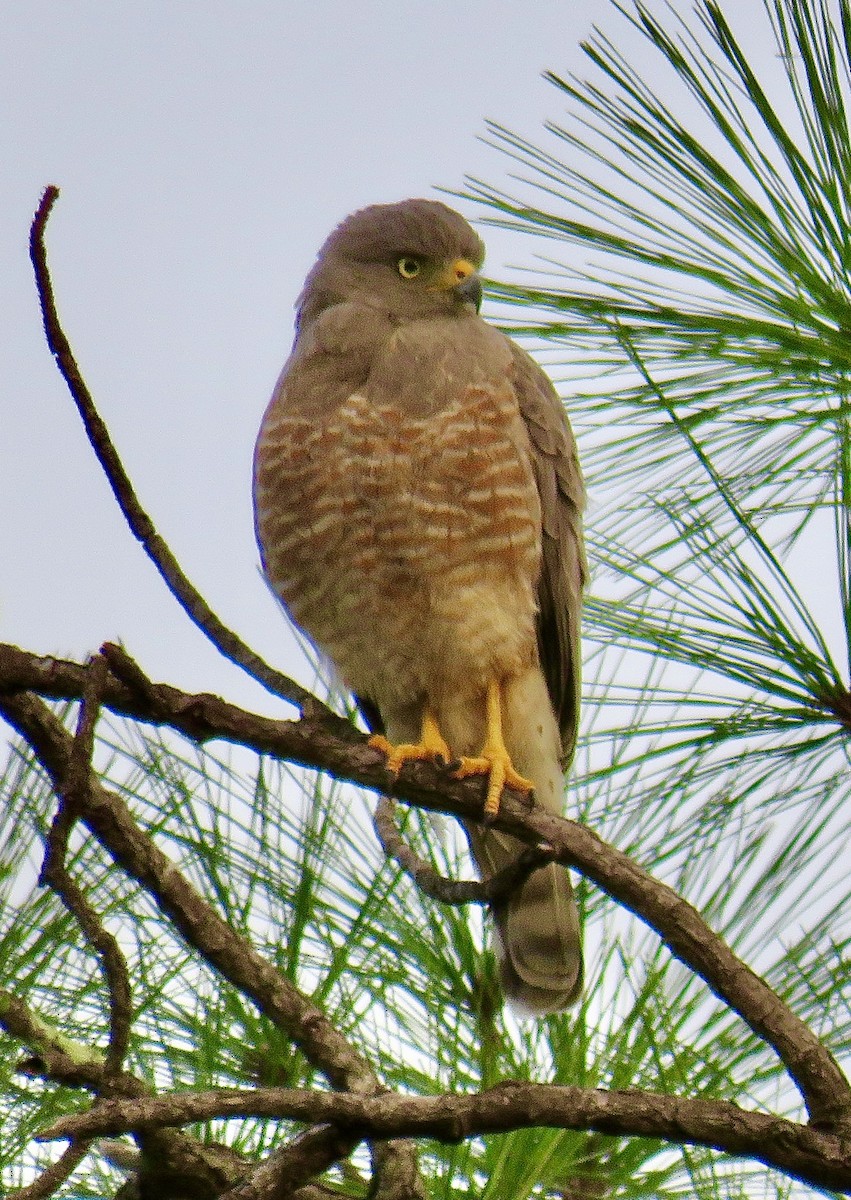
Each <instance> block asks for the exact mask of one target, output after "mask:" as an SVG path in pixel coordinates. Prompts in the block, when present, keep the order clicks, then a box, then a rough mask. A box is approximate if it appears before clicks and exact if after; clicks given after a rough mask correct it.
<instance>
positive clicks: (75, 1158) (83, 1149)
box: [8, 1138, 90, 1200]
mask: <svg viewBox="0 0 851 1200" xmlns="http://www.w3.org/2000/svg"><path fill="white" fill-rule="evenodd" d="M89 1144H90V1143H89V1140H88V1139H86V1140H82V1139H79V1140H78V1139H76V1138H75V1139H74V1140H73V1141H72V1142H71V1144H70V1146H68V1147H67V1148H66V1149H65V1150H64V1151H63V1153H62V1154H61V1155H60V1157H59V1158H58V1159H57V1160H56V1162H55V1163H51V1164H50V1166H49V1167H45V1169H44V1170H43V1171H42V1173H41V1174H40V1175H39V1177H38V1179H35V1180H33V1182H32V1183H30V1184H28V1186H27V1187H22V1188H19V1189H18V1190H17V1191H16V1192H12V1193H11V1195H10V1196H9V1197H8V1200H44V1198H45V1197H47V1196H53V1195H54V1194H55V1193H56V1191H57V1190H58V1189H59V1188H60V1187H61V1186H62V1184H63V1183H64V1182H65V1180H66V1179H67V1178H68V1176H69V1175H70V1174H71V1173H72V1172H73V1171H74V1170H76V1168H77V1167H78V1166H79V1164H80V1163H81V1162H82V1161H83V1159H84V1158H85V1157H86V1155H87V1154H88V1152H89Z"/></svg>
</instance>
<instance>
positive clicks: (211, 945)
mask: <svg viewBox="0 0 851 1200" xmlns="http://www.w3.org/2000/svg"><path fill="white" fill-rule="evenodd" d="M2 706H3V708H5V710H6V713H7V716H8V717H9V718H10V720H11V721H12V723H13V724H14V725H16V727H17V728H18V729H19V730H20V732H21V733H22V734H23V735H24V736H25V737H26V738H27V740H28V741H29V742H30V743H31V745H32V746H33V747H34V748H35V749H36V751H37V753H38V756H39V759H40V761H41V762H42V764H43V765H44V767H45V769H46V770H47V771H48V772H49V774H50V776H51V778H52V781H53V784H54V787H55V788H56V790H57V791H59V792H61V791H62V789H63V787H64V781H65V775H66V772H67V770H68V768H69V763H70V760H71V749H72V744H73V739H72V737H71V735H70V734H69V733H68V731H67V730H66V729H65V728H64V726H63V725H62V724H61V722H60V721H59V720H58V719H57V718H56V717H55V716H54V715H53V713H52V712H51V711H50V709H49V708H48V707H47V705H46V704H44V702H43V701H41V700H39V699H37V698H36V697H35V696H32V695H26V694H24V695H18V696H14V697H12V696H7V697H4V698H3V700H2ZM79 804H80V807H79V814H80V819H81V820H82V821H83V822H84V823H85V824H86V825H87V826H88V828H89V829H90V830H91V832H92V833H93V834H94V835H95V837H96V838H97V839H98V840H99V841H100V842H101V844H102V845H103V846H105V847H106V849H107V850H108V851H109V853H110V854H111V855H112V856H113V857H114V858H115V860H116V861H117V862H118V863H120V864H121V866H122V867H123V868H124V869H125V870H126V871H127V872H128V873H129V874H130V875H132V876H133V877H134V878H135V879H137V880H138V881H139V883H141V884H142V886H143V887H145V888H146V889H147V890H148V891H149V892H150V894H151V895H152V896H153V898H154V899H155V900H156V902H157V904H158V905H159V907H160V909H161V910H162V911H163V912H164V913H165V914H166V915H167V916H168V917H169V919H170V920H171V921H172V922H173V923H174V925H175V927H176V928H177V929H178V930H179V931H180V933H181V934H182V935H183V937H184V938H185V939H186V941H187V942H188V943H189V944H190V945H191V946H194V947H195V948H196V949H197V950H198V951H199V952H200V953H201V954H202V955H203V956H204V957H205V958H206V959H207V961H208V962H210V963H211V964H212V965H213V966H214V967H215V968H216V970H218V971H219V972H220V973H221V974H222V975H223V976H224V978H226V979H228V980H229V981H230V982H231V983H232V984H233V985H234V986H235V987H237V988H239V989H240V990H241V991H242V992H243V993H244V994H245V995H247V996H249V997H250V998H251V999H252V1000H253V1001H254V1002H255V1004H257V1006H258V1008H259V1009H260V1010H261V1011H262V1012H264V1013H265V1014H266V1016H268V1017H269V1019H270V1020H271V1021H273V1022H274V1023H275V1024H277V1025H278V1026H279V1027H280V1028H282V1029H284V1030H285V1031H286V1033H287V1034H288V1035H289V1036H290V1037H291V1038H292V1039H293V1041H295V1043H296V1044H297V1045H298V1046H299V1047H300V1049H301V1050H302V1051H303V1052H304V1054H305V1056H306V1057H307V1059H308V1061H310V1062H312V1063H313V1064H314V1066H316V1067H318V1068H319V1069H320V1070H321V1071H323V1073H324V1074H325V1075H326V1076H327V1077H328V1079H329V1080H330V1081H331V1082H332V1083H334V1084H336V1085H337V1086H343V1087H346V1088H350V1089H352V1090H354V1091H359V1090H361V1089H366V1090H367V1091H370V1090H373V1089H374V1088H376V1087H377V1086H378V1082H377V1080H376V1078H375V1076H374V1074H373V1072H372V1069H371V1067H370V1066H369V1064H368V1063H367V1061H366V1060H365V1059H364V1058H363V1057H362V1056H361V1055H359V1054H358V1053H357V1052H356V1051H355V1050H354V1049H353V1047H352V1046H350V1045H349V1043H348V1042H347V1041H346V1040H345V1038H343V1037H342V1035H341V1034H340V1033H338V1032H337V1030H336V1029H335V1028H334V1026H333V1025H332V1024H331V1022H330V1021H328V1019H327V1018H326V1017H325V1016H324V1014H323V1013H322V1012H321V1011H320V1010H319V1009H318V1008H316V1006H315V1005H313V1004H311V1003H310V1001H308V1000H306V999H305V998H304V997H303V996H302V995H301V994H300V993H299V992H298V990H297V989H296V988H294V987H293V986H292V984H291V983H289V981H288V980H286V979H284V978H283V976H281V975H279V974H278V972H277V971H276V970H275V969H274V967H273V966H272V965H271V964H270V963H269V962H267V960H266V959H265V958H263V957H262V956H261V955H260V954H258V953H257V952H256V951H255V950H254V949H253V947H251V946H250V945H249V944H248V943H247V942H246V941H245V939H244V938H242V937H240V936H239V934H237V933H236V932H234V930H233V929H231V927H230V926H229V925H228V923H227V922H226V921H225V920H223V918H222V917H220V916H219V914H218V913H217V912H216V910H215V909H214V908H213V907H212V905H210V904H208V903H207V901H206V900H204V899H203V898H202V897H201V896H200V895H199V894H198V893H197V892H196V891H195V889H194V888H193V887H191V885H190V884H189V883H188V882H187V881H186V880H185V879H184V878H183V876H182V875H181V874H180V873H179V872H178V871H177V870H176V868H175V866H174V864H173V863H172V862H171V861H170V860H169V859H168V858H167V857H166V855H165V854H163V853H162V851H161V850H159V849H158V847H156V846H155V845H154V844H153V842H152V841H151V840H150V838H148V837H146V836H145V834H144V833H143V832H142V831H141V830H140V829H139V828H138V827H137V826H136V824H135V822H134V820H133V818H132V816H131V814H130V811H129V809H128V808H127V806H126V805H125V803H124V801H123V800H122V799H121V798H120V797H119V796H117V795H115V794H114V793H112V792H109V791H108V790H107V789H106V788H104V787H103V786H102V785H101V784H100V783H99V782H98V781H97V780H96V779H95V778H94V777H93V776H90V778H89V781H88V786H87V789H86V794H85V798H84V799H83V798H82V797H80V800H79Z"/></svg>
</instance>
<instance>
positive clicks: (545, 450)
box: [511, 342, 587, 768]
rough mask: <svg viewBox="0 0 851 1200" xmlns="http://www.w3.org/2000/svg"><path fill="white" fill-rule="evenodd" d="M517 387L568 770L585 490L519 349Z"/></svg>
mask: <svg viewBox="0 0 851 1200" xmlns="http://www.w3.org/2000/svg"><path fill="white" fill-rule="evenodd" d="M511 345H512V351H513V353H514V361H515V370H516V377H515V388H516V391H517V400H518V403H519V406H520V412H521V414H522V416H523V420H524V421H525V423H526V429H527V430H528V433H529V442H530V445H531V449H532V467H533V470H534V473H535V481H536V483H537V485H538V494H539V496H540V498H541V523H542V527H543V545H542V560H541V575H540V579H539V582H538V606H539V609H538V629H537V632H538V652H539V655H540V660H541V667H542V669H543V672H544V677H545V679H546V681H547V690H548V691H549V694H550V700H551V701H552V705H553V709H554V711H555V714H556V719H557V720H558V724H559V729H560V731H561V741H562V749H563V753H564V762H563V766H564V767H565V768H566V767H567V766H568V765H569V763H570V760H571V759H572V757H573V752H574V749H575V746H576V731H577V725H578V721H579V692H580V684H581V662H582V655H581V643H580V619H581V609H582V590H583V587H584V585H585V580H586V573H587V572H586V565H585V552H584V549H583V543H582V509H583V505H584V500H585V489H584V487H583V483H582V472H581V470H580V467H579V459H578V456H577V452H576V442H575V440H574V437H573V433H572V431H571V429H570V425H569V424H568V421H567V417H566V416H565V412H564V409H563V407H562V404H561V401H560V399H559V397H558V395H557V393H556V390H555V388H554V387H553V385H552V383H551V382H550V380H549V379H548V377H547V376H546V375H545V374H544V372H543V371H542V370H541V368H540V367H539V366H538V365H537V363H535V362H534V360H533V359H532V358H530V357H529V355H528V354H527V353H526V352H525V351H524V350H522V349H521V348H520V347H519V346H518V345H516V344H515V343H514V342H512V343H511Z"/></svg>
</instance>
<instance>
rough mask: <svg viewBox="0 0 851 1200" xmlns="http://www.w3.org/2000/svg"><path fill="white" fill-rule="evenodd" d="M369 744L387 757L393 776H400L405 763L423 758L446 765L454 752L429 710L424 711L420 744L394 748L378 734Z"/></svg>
mask: <svg viewBox="0 0 851 1200" xmlns="http://www.w3.org/2000/svg"><path fill="white" fill-rule="evenodd" d="M369 744H370V746H374V747H375V748H376V750H382V751H383V752H384V753H385V754H386V755H387V770H388V771H390V772H391V774H393V775H398V774H399V771H400V769H401V767H402V763H405V762H412V761H418V760H420V759H423V758H442V759H443V761H444V762H445V763H448V762H451V761H452V752H451V751H450V749H449V747H448V746H447V744H446V742H445V741H444V740H443V734H442V733H441V732H440V729H439V728H438V724H437V721H436V720H435V718H434V716H433V714H432V713H431V712H430V711H429V709H428V708H425V709H423V723H422V728H421V730H420V740H419V741H418V742H402V743H401V745H399V746H394V745H393V743H392V742H389V741H388V740H387V738H386V737H384V736H383V735H382V734H380V733H376V734H375V735H374V736H373V737H371V738H370V739H369Z"/></svg>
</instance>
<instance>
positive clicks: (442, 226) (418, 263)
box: [298, 200, 485, 328]
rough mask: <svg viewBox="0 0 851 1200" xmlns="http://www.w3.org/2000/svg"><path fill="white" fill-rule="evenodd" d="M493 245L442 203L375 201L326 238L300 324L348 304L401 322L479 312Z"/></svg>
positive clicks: (302, 301)
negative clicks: (376, 310)
mask: <svg viewBox="0 0 851 1200" xmlns="http://www.w3.org/2000/svg"><path fill="white" fill-rule="evenodd" d="M484 255H485V248H484V245H483V244H482V241H481V239H480V238H479V236H478V235H477V234H476V233H475V232H474V230H473V229H472V228H471V227H470V225H468V224H467V222H466V221H465V220H464V218H463V217H462V216H461V214H460V213H457V212H455V210H454V209H452V208H449V207H448V206H447V205H446V204H441V203H440V201H438V200H402V201H401V202H400V203H398V204H373V205H371V206H370V207H369V208H362V209H360V211H358V212H356V213H352V215H351V216H350V217H347V218H346V219H345V221H343V222H342V224H341V225H338V226H337V228H336V229H335V230H334V232H333V233H332V234H331V235H330V237H329V238H327V240H326V241H325V243H324V244H323V246H322V248H321V249H320V251H319V255H318V257H317V261H316V265H315V266H314V268H313V270H312V271H311V272H310V274H309V275H308V277H307V280H306V282H305V285H304V290H303V292H302V294H301V296H300V297H299V301H298V327H299V328H302V327H303V326H304V325H305V324H306V323H307V322H309V321H311V320H312V319H313V318H314V317H316V316H317V314H318V313H320V312H322V311H323V309H326V308H328V307H329V306H330V305H332V304H340V303H344V302H347V301H355V302H357V303H362V304H368V305H369V306H370V307H374V308H380V309H381V310H382V311H383V312H385V313H387V314H388V315H389V316H390V317H391V318H392V319H393V320H395V321H405V320H418V319H420V318H422V317H427V316H434V315H438V314H439V315H447V314H449V313H453V312H456V313H458V314H459V315H460V314H462V313H464V312H467V313H469V312H470V311H471V309H473V310H476V311H477V310H478V307H479V303H480V301H481V295H482V285H481V281H480V279H479V275H478V271H479V268H480V267H481V265H482V260H483V259H484Z"/></svg>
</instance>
